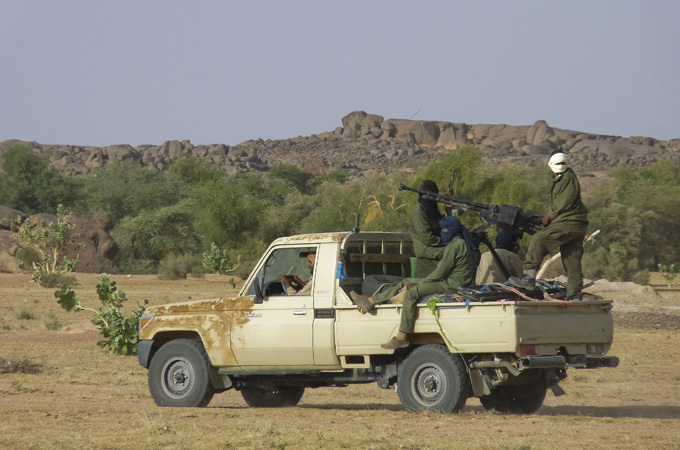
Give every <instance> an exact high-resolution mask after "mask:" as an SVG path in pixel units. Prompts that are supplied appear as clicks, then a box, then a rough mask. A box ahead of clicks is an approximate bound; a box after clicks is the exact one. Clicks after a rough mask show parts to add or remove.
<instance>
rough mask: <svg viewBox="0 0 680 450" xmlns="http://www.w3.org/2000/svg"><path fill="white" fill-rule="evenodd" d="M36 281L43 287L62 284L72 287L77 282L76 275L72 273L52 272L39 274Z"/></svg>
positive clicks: (60, 285)
mask: <svg viewBox="0 0 680 450" xmlns="http://www.w3.org/2000/svg"><path fill="white" fill-rule="evenodd" d="M38 283H39V284H40V286H42V287H45V288H57V287H62V286H67V287H73V286H75V285H76V284H78V280H76V277H74V276H73V275H66V274H65V273H54V272H53V273H45V274H42V275H40V280H39V281H38Z"/></svg>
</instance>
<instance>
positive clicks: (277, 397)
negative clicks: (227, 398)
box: [241, 386, 305, 408]
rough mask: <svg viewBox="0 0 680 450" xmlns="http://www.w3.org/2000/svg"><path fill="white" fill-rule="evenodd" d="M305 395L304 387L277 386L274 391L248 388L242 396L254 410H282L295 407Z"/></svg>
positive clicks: (243, 390)
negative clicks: (282, 408) (285, 407)
mask: <svg viewBox="0 0 680 450" xmlns="http://www.w3.org/2000/svg"><path fill="white" fill-rule="evenodd" d="M304 393H305V388H304V387H303V386H277V387H275V388H274V389H260V388H256V387H246V388H243V389H241V396H243V400H245V401H246V403H247V404H248V406H250V407H253V408H281V407H284V406H295V405H297V404H298V403H299V402H300V399H302V396H303V395H304Z"/></svg>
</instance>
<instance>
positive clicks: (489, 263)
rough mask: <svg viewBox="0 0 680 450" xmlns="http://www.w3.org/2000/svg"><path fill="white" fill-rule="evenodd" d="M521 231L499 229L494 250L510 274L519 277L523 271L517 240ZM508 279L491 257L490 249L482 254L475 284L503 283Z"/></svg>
mask: <svg viewBox="0 0 680 450" xmlns="http://www.w3.org/2000/svg"><path fill="white" fill-rule="evenodd" d="M521 237H522V233H521V232H517V231H510V230H501V231H499V232H498V235H497V236H496V245H495V250H496V254H497V255H498V257H499V258H500V259H501V261H503V264H504V265H505V268H506V269H507V270H508V271H509V272H510V276H516V277H521V276H522V273H523V271H524V269H523V267H522V258H520V256H519V254H518V253H519V242H518V240H519V239H520V238H521ZM504 281H508V277H506V276H505V274H504V273H503V270H502V269H501V267H500V266H499V264H498V261H496V258H494V257H493V255H492V254H491V251H488V252H485V253H483V254H482V257H481V259H480V260H479V267H478V268H477V281H476V283H475V284H489V283H503V282H504Z"/></svg>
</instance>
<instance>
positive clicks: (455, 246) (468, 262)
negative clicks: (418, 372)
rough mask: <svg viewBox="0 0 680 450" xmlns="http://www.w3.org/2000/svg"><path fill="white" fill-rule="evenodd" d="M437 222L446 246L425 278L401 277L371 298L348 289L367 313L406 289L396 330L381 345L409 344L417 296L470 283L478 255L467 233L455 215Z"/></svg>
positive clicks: (444, 292)
mask: <svg viewBox="0 0 680 450" xmlns="http://www.w3.org/2000/svg"><path fill="white" fill-rule="evenodd" d="M439 225H440V226H441V230H442V231H441V237H442V240H443V242H444V244H445V245H446V247H444V255H443V257H442V259H441V261H439V263H438V264H437V266H436V267H435V269H434V270H433V271H432V272H431V273H430V274H429V275H427V276H426V277H425V278H405V279H404V280H402V281H401V282H400V283H399V284H397V285H396V286H393V287H391V288H390V289H388V290H386V291H385V292H381V293H379V294H376V295H374V296H372V297H368V296H366V295H360V294H357V293H356V292H354V291H352V292H350V296H351V297H352V300H354V302H355V303H356V304H357V306H358V307H359V309H360V310H362V311H363V312H369V311H371V310H373V309H374V308H375V305H377V304H379V303H384V302H386V301H388V300H390V299H391V298H392V297H394V296H395V295H397V294H398V293H399V291H400V290H401V289H402V288H407V291H406V293H405V295H404V299H403V309H402V311H401V322H400V324H399V333H397V335H396V336H395V337H393V338H392V339H391V340H390V341H389V342H386V343H384V344H382V345H381V347H382V348H386V349H397V348H404V347H408V346H409V342H408V334H409V333H412V332H413V327H414V325H415V320H416V311H417V307H416V305H417V303H418V299H419V298H421V297H425V296H426V295H430V294H437V293H442V294H451V293H455V292H456V291H457V290H458V288H459V287H461V286H469V285H471V284H472V283H474V279H475V268H476V267H477V262H478V261H479V257H478V251H477V245H476V244H475V243H474V241H473V240H472V238H471V237H470V233H469V232H468V230H467V229H466V228H465V227H464V226H463V224H461V223H460V220H458V219H457V218H455V217H451V216H444V218H442V219H441V220H440V222H439ZM409 285H412V286H409Z"/></svg>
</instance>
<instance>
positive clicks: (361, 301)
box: [349, 291, 375, 314]
mask: <svg viewBox="0 0 680 450" xmlns="http://www.w3.org/2000/svg"><path fill="white" fill-rule="evenodd" d="M349 296H350V297H352V300H353V301H354V303H356V304H357V309H358V310H359V311H361V312H362V314H365V313H367V312H370V311H372V310H373V309H374V308H375V304H374V303H372V302H371V300H370V297H369V296H367V295H361V294H357V293H356V292H354V291H352V292H350V293H349Z"/></svg>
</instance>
